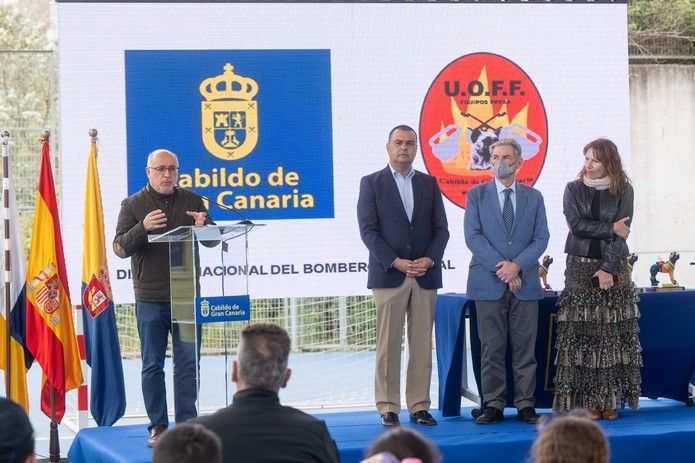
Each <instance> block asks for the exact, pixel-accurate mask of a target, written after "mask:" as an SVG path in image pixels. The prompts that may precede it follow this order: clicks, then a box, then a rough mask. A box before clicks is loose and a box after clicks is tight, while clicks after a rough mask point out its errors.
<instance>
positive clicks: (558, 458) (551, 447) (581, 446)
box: [531, 415, 610, 463]
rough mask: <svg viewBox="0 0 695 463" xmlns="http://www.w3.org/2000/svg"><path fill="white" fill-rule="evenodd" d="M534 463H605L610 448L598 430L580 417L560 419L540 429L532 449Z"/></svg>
mask: <svg viewBox="0 0 695 463" xmlns="http://www.w3.org/2000/svg"><path fill="white" fill-rule="evenodd" d="M531 452H532V454H533V458H532V461H533V462H534V463H608V461H609V459H610V448H609V445H608V440H607V439H606V436H605V435H604V434H603V431H602V430H601V428H600V427H599V426H598V425H597V424H596V423H594V422H592V421H591V420H589V419H587V418H585V417H582V416H572V415H568V416H562V417H559V418H555V419H552V420H550V422H549V423H548V424H547V425H544V426H541V430H540V434H539V435H538V438H537V439H536V442H534V443H533V448H532V449H531Z"/></svg>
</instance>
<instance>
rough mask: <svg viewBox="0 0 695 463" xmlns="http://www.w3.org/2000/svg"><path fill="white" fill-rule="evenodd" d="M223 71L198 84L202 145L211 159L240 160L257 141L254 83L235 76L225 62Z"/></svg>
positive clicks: (255, 84) (256, 107) (256, 104)
mask: <svg viewBox="0 0 695 463" xmlns="http://www.w3.org/2000/svg"><path fill="white" fill-rule="evenodd" d="M223 69H224V72H223V73H222V74H220V75H218V76H215V77H211V78H209V79H205V80H204V81H203V82H202V83H201V84H200V87H199V89H200V94H201V95H203V97H205V101H203V102H202V103H201V118H202V127H203V133H202V135H203V143H204V144H205V148H207V150H208V151H209V152H210V153H212V154H213V155H214V156H216V157H218V158H220V159H225V160H234V159H241V158H243V157H244V156H246V155H247V154H249V153H250V152H251V151H253V149H254V148H255V147H256V142H257V141H258V102H257V101H255V100H254V99H253V98H254V97H255V96H256V93H258V84H257V83H256V81H255V80H253V79H251V78H248V77H242V76H240V75H237V74H235V73H234V66H232V65H231V64H229V63H227V64H225V65H224V68H223Z"/></svg>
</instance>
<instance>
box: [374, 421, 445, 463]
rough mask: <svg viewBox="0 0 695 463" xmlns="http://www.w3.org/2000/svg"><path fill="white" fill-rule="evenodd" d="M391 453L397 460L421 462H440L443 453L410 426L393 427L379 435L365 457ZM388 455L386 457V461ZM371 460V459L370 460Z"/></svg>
mask: <svg viewBox="0 0 695 463" xmlns="http://www.w3.org/2000/svg"><path fill="white" fill-rule="evenodd" d="M379 454H385V455H391V456H393V457H395V458H396V460H397V461H410V459H413V460H412V461H419V462H421V463H439V462H440V461H442V454H441V452H440V451H439V449H438V448H437V446H436V445H435V444H434V443H433V442H432V441H431V440H429V439H427V438H426V437H425V436H423V435H422V434H420V433H419V432H417V431H415V430H413V429H408V428H401V427H398V428H393V430H392V431H389V432H386V433H384V434H382V435H381V436H379V437H378V438H377V439H376V440H375V441H374V442H373V443H372V445H371V446H369V449H367V452H366V455H365V458H370V457H373V456H375V455H379ZM387 458H388V457H385V459H386V461H388V459H387ZM369 461H371V460H369Z"/></svg>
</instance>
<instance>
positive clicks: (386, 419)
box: [381, 412, 401, 426]
mask: <svg viewBox="0 0 695 463" xmlns="http://www.w3.org/2000/svg"><path fill="white" fill-rule="evenodd" d="M381 424H383V425H384V426H398V425H399V424H401V422H400V421H399V420H398V415H396V414H395V413H393V412H386V413H384V414H383V415H381Z"/></svg>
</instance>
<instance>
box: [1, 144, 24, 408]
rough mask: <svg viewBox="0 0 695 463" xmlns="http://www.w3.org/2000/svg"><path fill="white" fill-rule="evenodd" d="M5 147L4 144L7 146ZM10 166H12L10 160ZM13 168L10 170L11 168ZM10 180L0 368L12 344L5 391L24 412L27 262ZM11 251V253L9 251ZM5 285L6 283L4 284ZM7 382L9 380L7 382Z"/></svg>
mask: <svg viewBox="0 0 695 463" xmlns="http://www.w3.org/2000/svg"><path fill="white" fill-rule="evenodd" d="M5 148H6V147H3V149H5ZM8 169H10V166H9V163H8ZM10 171H11V169H10ZM8 183H9V191H8V193H9V210H7V211H6V217H7V218H8V219H9V225H10V227H9V230H10V239H9V242H7V245H9V247H10V249H9V250H5V251H6V252H1V253H0V268H2V269H5V271H4V272H3V280H2V282H3V284H4V285H10V288H9V289H10V291H9V297H10V300H9V304H10V308H11V312H10V320H9V322H8V321H7V320H5V315H6V314H5V307H6V303H7V301H5V294H6V291H5V287H3V288H2V290H0V368H1V369H3V370H5V375H7V374H8V368H7V365H6V363H7V359H8V356H7V346H8V344H9V350H10V355H9V361H10V368H9V384H10V390H9V391H5V395H6V396H7V397H8V398H10V399H12V400H14V401H15V402H17V403H18V404H20V405H21V406H22V407H23V408H24V410H25V411H27V412H28V411H29V399H28V397H27V376H26V371H27V364H26V362H25V360H24V347H23V345H22V342H23V341H24V314H25V310H26V307H25V299H24V275H25V273H24V269H25V267H26V262H25V261H24V247H23V245H22V235H21V234H20V232H19V214H17V196H16V195H15V191H14V186H13V185H12V179H11V178H10V179H9V180H8ZM7 251H9V252H7ZM6 255H8V256H9V258H10V259H9V264H10V271H9V272H7V267H6V262H5V256H6ZM4 285H3V286H4ZM8 323H9V324H10V332H11V335H10V336H9V343H8V339H7V331H8V330H7V324H8ZM5 384H7V382H5Z"/></svg>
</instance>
